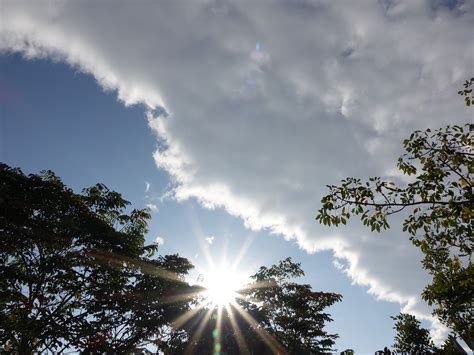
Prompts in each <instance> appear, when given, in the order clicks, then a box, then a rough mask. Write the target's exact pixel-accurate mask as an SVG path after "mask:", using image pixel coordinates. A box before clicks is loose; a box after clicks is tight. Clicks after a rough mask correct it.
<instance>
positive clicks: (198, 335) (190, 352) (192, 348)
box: [185, 308, 213, 354]
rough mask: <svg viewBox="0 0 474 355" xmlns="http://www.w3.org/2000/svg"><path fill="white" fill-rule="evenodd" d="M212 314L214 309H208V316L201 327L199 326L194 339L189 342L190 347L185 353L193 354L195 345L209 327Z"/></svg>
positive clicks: (200, 323)
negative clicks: (207, 326) (206, 327)
mask: <svg viewBox="0 0 474 355" xmlns="http://www.w3.org/2000/svg"><path fill="white" fill-rule="evenodd" d="M212 312H213V309H212V308H210V309H208V310H207V312H206V314H205V315H204V317H203V318H202V320H201V321H200V322H199V326H198V328H197V330H196V332H195V333H194V335H193V337H192V338H191V341H190V342H189V344H188V346H187V347H186V351H185V353H186V354H193V350H194V347H195V343H196V342H197V340H198V339H199V338H200V337H201V334H202V332H203V331H204V327H205V326H206V325H207V322H208V321H209V318H211V314H212Z"/></svg>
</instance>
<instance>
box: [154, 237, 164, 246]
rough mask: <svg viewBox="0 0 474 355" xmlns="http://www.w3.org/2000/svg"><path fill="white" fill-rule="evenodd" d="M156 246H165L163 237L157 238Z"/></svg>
mask: <svg viewBox="0 0 474 355" xmlns="http://www.w3.org/2000/svg"><path fill="white" fill-rule="evenodd" d="M155 244H157V245H163V244H165V240H164V239H163V238H162V237H156V238H155Z"/></svg>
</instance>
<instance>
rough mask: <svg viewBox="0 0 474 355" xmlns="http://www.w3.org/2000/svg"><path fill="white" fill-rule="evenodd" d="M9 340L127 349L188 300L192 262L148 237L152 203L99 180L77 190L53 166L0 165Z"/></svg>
mask: <svg viewBox="0 0 474 355" xmlns="http://www.w3.org/2000/svg"><path fill="white" fill-rule="evenodd" d="M0 196H1V198H0V235H1V238H0V347H1V349H2V351H6V352H18V353H31V352H33V351H37V352H47V351H49V352H61V351H63V350H65V349H79V350H82V351H90V352H96V351H112V352H127V351H131V350H132V349H135V348H136V346H140V345H144V343H146V342H149V341H150V340H153V339H154V338H156V337H159V335H160V333H161V332H162V330H163V329H164V328H165V327H166V326H167V325H168V324H169V323H170V319H172V318H173V317H174V316H176V315H177V314H180V313H182V312H184V311H186V310H187V309H188V307H189V306H188V304H187V303H186V302H184V301H183V302H173V303H169V304H167V303H166V302H163V299H164V298H166V297H167V295H168V294H182V293H186V292H190V290H189V286H187V284H186V283H184V275H186V273H187V272H188V270H189V269H190V268H191V267H192V265H191V264H190V263H189V261H187V260H186V259H184V258H181V257H179V256H177V255H169V256H164V257H158V258H153V259H151V256H152V255H153V253H154V252H155V251H156V246H155V245H152V246H144V235H145V233H146V232H147V220H148V219H149V218H150V214H149V212H148V211H147V210H133V211H131V212H130V213H126V207H127V205H128V202H127V201H125V200H123V199H122V197H121V196H120V194H118V193H116V192H113V191H110V190H109V189H107V188H106V187H105V186H104V185H102V184H98V185H96V186H94V187H92V188H89V189H85V190H84V191H83V193H82V194H75V193H74V192H73V191H72V190H70V189H68V188H67V187H65V186H64V184H63V183H62V182H61V180H60V179H59V178H58V177H57V176H55V175H54V174H53V173H52V172H51V171H46V172H43V173H42V174H40V175H29V176H25V175H24V174H23V173H22V172H21V171H20V170H19V169H12V168H10V167H8V166H7V165H4V164H2V165H0Z"/></svg>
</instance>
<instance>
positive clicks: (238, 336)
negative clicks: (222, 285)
mask: <svg viewBox="0 0 474 355" xmlns="http://www.w3.org/2000/svg"><path fill="white" fill-rule="evenodd" d="M232 306H233V303H231V304H228V305H225V310H226V312H227V314H228V316H229V320H230V324H231V326H232V328H233V329H234V331H235V340H236V341H237V346H238V347H239V350H240V353H241V354H250V350H249V348H248V346H247V343H246V342H245V339H244V337H243V336H242V331H241V330H240V327H239V325H238V324H237V321H236V320H235V316H234V312H233V311H232Z"/></svg>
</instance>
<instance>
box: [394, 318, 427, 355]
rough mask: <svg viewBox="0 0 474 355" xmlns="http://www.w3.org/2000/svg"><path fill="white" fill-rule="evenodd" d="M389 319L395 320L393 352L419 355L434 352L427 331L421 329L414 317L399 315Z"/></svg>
mask: <svg viewBox="0 0 474 355" xmlns="http://www.w3.org/2000/svg"><path fill="white" fill-rule="evenodd" d="M391 318H392V319H393V320H395V327H394V329H395V330H396V331H397V334H396V335H395V343H394V344H393V347H394V349H395V351H397V352H401V353H408V354H419V355H426V354H433V353H434V352H435V351H436V347H435V346H434V344H433V341H432V340H431V337H430V332H429V330H428V329H425V328H422V327H421V323H420V322H419V321H418V320H417V319H416V318H415V317H414V316H412V315H411V314H406V313H400V314H399V315H397V316H395V317H391Z"/></svg>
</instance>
